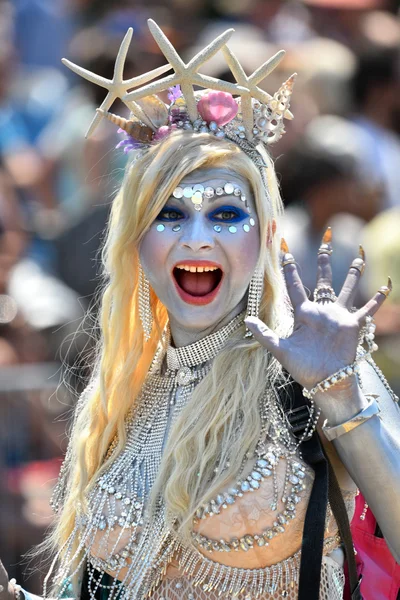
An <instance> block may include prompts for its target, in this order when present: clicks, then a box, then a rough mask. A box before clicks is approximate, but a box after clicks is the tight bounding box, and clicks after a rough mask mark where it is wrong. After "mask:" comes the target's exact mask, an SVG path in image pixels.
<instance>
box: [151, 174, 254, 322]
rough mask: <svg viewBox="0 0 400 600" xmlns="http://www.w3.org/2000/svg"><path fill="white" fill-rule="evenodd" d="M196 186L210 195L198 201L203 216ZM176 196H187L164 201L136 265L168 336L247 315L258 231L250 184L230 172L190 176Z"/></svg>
mask: <svg viewBox="0 0 400 600" xmlns="http://www.w3.org/2000/svg"><path fill="white" fill-rule="evenodd" d="M227 183H230V184H232V185H231V186H228V187H226V184H227ZM196 185H197V186H203V187H204V189H205V190H207V188H210V189H212V190H214V192H215V193H214V194H213V195H212V196H211V192H210V191H209V194H208V195H209V196H210V197H207V194H203V197H202V202H201V210H199V203H196V201H194V200H193V194H192V195H191V194H190V193H189V189H190V188H192V191H193V192H196V190H195V186H196ZM179 188H180V190H185V189H187V192H186V194H182V196H181V191H178V192H177V193H176V194H175V195H177V196H181V197H174V195H173V196H171V197H170V198H168V199H167V201H166V203H165V206H164V208H163V209H162V211H161V212H160V214H159V215H158V217H157V219H156V220H155V221H154V222H153V224H152V225H151V227H150V229H149V230H148V231H147V232H146V234H145V236H144V238H143V241H142V244H141V247H140V260H141V263H142V267H143V270H144V272H145V273H146V275H147V277H148V279H149V281H150V285H151V286H152V288H153V289H154V291H155V293H156V294H157V296H158V298H159V299H160V300H161V302H162V303H163V304H164V306H165V307H166V308H167V310H168V313H169V317H170V322H171V328H173V325H175V326H177V327H179V328H181V329H185V330H189V331H193V332H196V331H198V332H201V331H204V330H208V329H210V328H211V329H213V328H214V327H215V326H218V325H219V324H220V323H222V322H224V319H225V318H226V317H227V316H228V315H234V314H237V313H238V312H240V310H242V309H243V308H244V307H245V304H246V292H247V289H248V286H249V283H250V279H251V277H252V274H253V272H254V269H255V267H256V264H257V260H258V256H259V250H260V233H259V223H258V219H257V215H256V212H255V204H254V197H253V194H252V190H251V188H250V184H249V182H248V181H247V180H246V179H244V178H242V177H241V176H240V175H237V174H234V173H233V172H231V171H229V170H228V169H224V168H220V169H199V170H197V171H193V172H192V173H190V174H189V175H187V176H186V177H185V178H184V179H183V180H182V181H181V182H180V185H179ZM200 189H201V188H200ZM221 189H222V190H223V193H221ZM238 190H240V191H241V194H238ZM229 192H230V193H229Z"/></svg>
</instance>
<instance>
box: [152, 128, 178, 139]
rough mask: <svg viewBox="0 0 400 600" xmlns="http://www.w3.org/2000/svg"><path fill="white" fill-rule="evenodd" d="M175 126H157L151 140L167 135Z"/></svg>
mask: <svg viewBox="0 0 400 600" xmlns="http://www.w3.org/2000/svg"><path fill="white" fill-rule="evenodd" d="M176 128H177V127H176V125H162V127H159V128H158V129H157V131H156V133H155V134H154V136H153V140H162V139H163V138H165V137H166V136H167V135H169V134H170V133H171V131H172V130H173V129H176Z"/></svg>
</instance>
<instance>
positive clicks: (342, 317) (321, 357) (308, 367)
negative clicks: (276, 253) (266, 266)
mask: <svg viewBox="0 0 400 600" xmlns="http://www.w3.org/2000/svg"><path fill="white" fill-rule="evenodd" d="M282 250H283V260H282V268H283V271H284V275H285V280H286V285H287V290H288V294H289V297H290V300H291V303H292V305H293V312H294V328H293V332H292V334H291V335H290V336H289V337H287V338H279V337H278V335H277V334H276V333H275V332H273V331H272V330H271V329H270V328H269V327H267V325H265V323H263V322H262V321H261V320H260V319H257V318H255V317H249V318H248V319H246V325H247V327H248V328H249V330H250V331H251V332H252V333H253V335H254V337H255V338H256V339H257V341H258V342H259V343H260V344H261V345H262V346H264V347H265V348H266V349H267V350H269V351H270V352H271V354H273V356H275V357H276V358H277V360H278V361H279V362H280V363H281V364H282V365H283V367H284V368H285V369H286V370H287V371H288V372H289V373H290V375H291V376H292V377H293V379H294V380H295V381H297V382H298V383H300V384H301V385H302V386H303V387H305V388H307V389H311V388H313V387H314V386H315V385H316V384H317V383H319V382H321V381H323V380H324V379H325V378H326V377H329V376H330V375H332V374H333V373H335V372H336V371H339V370H340V369H342V368H344V367H347V366H348V365H350V364H351V363H353V361H354V360H355V357H356V351H357V345H358V340H359V336H360V330H361V328H362V327H363V326H365V322H366V317H367V316H368V315H369V316H372V315H374V314H375V313H376V311H377V310H378V309H379V307H380V306H381V305H382V304H383V302H384V301H385V299H386V297H387V295H388V294H389V292H390V290H391V281H390V278H389V280H388V285H387V286H383V287H382V288H380V290H379V291H378V292H377V293H376V294H375V295H374V296H373V298H371V299H370V300H369V301H368V302H367V303H366V304H365V305H364V306H363V307H362V308H360V309H359V310H356V311H355V312H350V309H351V308H352V306H353V301H354V298H355V295H356V292H357V288H358V283H359V280H360V277H361V274H362V272H363V270H364V266H365V262H364V258H365V256H364V252H363V250H362V248H361V247H360V256H359V257H358V258H356V259H355V260H354V261H353V262H352V264H351V266H350V269H349V272H348V275H347V277H346V280H345V282H344V284H343V287H342V289H341V291H340V294H339V296H338V297H336V296H335V294H334V291H333V289H332V267H331V257H330V255H331V253H332V249H331V243H330V229H329V230H327V232H326V233H325V235H324V238H323V240H322V245H321V247H320V249H319V251H318V269H317V287H316V290H315V299H316V301H314V302H312V301H311V300H309V299H308V298H307V294H306V291H305V289H304V286H303V283H302V281H301V279H300V276H299V273H298V270H297V267H296V264H295V259H294V257H293V256H292V254H290V252H289V249H288V248H287V245H286V242H284V241H283V243H282Z"/></svg>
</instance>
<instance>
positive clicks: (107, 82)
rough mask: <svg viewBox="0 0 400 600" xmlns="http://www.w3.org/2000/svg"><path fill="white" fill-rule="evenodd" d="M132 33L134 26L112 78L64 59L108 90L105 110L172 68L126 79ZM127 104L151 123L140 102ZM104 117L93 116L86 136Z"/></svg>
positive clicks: (125, 42) (119, 54)
mask: <svg viewBox="0 0 400 600" xmlns="http://www.w3.org/2000/svg"><path fill="white" fill-rule="evenodd" d="M132 34H133V29H132V27H130V28H129V29H128V31H127V32H126V34H125V37H124V39H123V40H122V42H121V46H120V47H119V50H118V54H117V58H116V60H115V67H114V75H113V78H112V79H106V78H105V77H101V75H96V74H95V73H92V72H91V71H88V70H87V69H83V68H82V67H80V66H79V65H76V64H74V63H73V62H71V61H69V60H67V59H66V58H63V59H62V62H63V64H64V65H65V66H66V67H68V68H69V69H71V71H73V72H74V73H76V74H77V75H80V76H81V77H83V78H84V79H87V80H88V81H90V82H91V83H95V84H97V85H99V86H100V87H103V88H105V89H106V90H108V94H107V96H106V97H105V99H104V101H103V102H102V103H101V105H100V108H101V109H102V110H103V111H108V109H109V108H110V107H111V105H112V104H113V102H114V100H116V99H117V98H121V100H123V101H124V98H123V96H124V94H126V91H127V90H128V89H130V88H133V87H138V86H140V85H143V84H145V83H147V82H148V81H150V80H151V79H154V78H155V77H158V75H162V74H163V73H165V71H168V70H169V69H171V65H163V66H162V67H158V68H157V69H154V70H153V71H149V72H148V73H144V74H143V75H139V76H138V77H132V78H131V79H127V80H124V78H123V76H124V75H123V73H124V66H125V60H126V55H127V53H128V48H129V44H130V43H131V39H132ZM126 105H127V106H128V108H129V109H130V110H131V111H132V112H133V113H134V114H135V115H136V116H137V117H138V118H139V119H140V120H141V121H143V122H144V123H146V124H149V123H148V119H147V117H146V115H145V114H144V112H143V111H142V109H141V108H140V106H139V105H138V104H136V103H135V102H131V103H129V104H128V103H126ZM102 118H103V117H102V114H101V113H99V112H96V115H95V117H94V118H93V121H92V122H91V124H90V125H89V128H88V130H87V132H86V137H89V135H91V134H92V133H93V131H94V130H95V129H96V127H97V125H98V124H99V123H100V121H101V119H102Z"/></svg>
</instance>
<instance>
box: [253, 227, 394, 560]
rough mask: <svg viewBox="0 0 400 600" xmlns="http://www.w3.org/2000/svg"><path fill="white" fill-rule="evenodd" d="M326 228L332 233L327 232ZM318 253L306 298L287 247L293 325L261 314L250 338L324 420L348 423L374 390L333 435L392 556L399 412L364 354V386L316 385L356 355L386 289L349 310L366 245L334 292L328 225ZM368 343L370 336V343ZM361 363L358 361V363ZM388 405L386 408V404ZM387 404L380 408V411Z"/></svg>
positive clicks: (349, 382) (347, 382) (344, 382)
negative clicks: (308, 396) (281, 329)
mask: <svg viewBox="0 0 400 600" xmlns="http://www.w3.org/2000/svg"><path fill="white" fill-rule="evenodd" d="M327 234H329V235H327ZM325 237H326V239H325ZM323 242H324V243H323V244H322V246H321V248H320V250H319V252H318V274H317V288H316V292H315V301H314V302H311V301H310V300H309V299H308V297H307V294H306V291H305V289H304V287H303V284H302V282H301V279H300V276H299V273H298V270H297V267H296V263H295V260H294V258H293V256H292V255H291V254H290V253H288V250H287V246H286V245H285V246H284V250H283V251H284V256H283V262H282V265H283V272H284V275H285V279H286V285H287V290H288V294H289V297H290V300H291V302H292V305H293V311H294V327H293V332H292V333H291V335H289V336H288V337H287V338H279V337H278V335H277V334H276V333H275V332H273V331H272V330H271V329H269V328H268V327H267V325H265V323H263V322H262V321H260V320H259V319H256V318H254V317H250V318H249V319H246V324H247V326H248V328H249V329H250V331H252V333H253V335H254V337H255V338H256V339H257V340H258V341H259V342H260V344H261V345H263V346H264V347H265V348H266V349H267V350H269V351H270V352H271V353H272V354H273V355H274V356H275V358H276V359H277V360H278V361H279V362H280V363H281V364H282V365H283V366H284V368H285V369H286V370H287V371H288V372H289V373H290V374H291V376H292V377H293V379H294V380H295V381H297V382H298V383H300V385H302V386H303V387H304V388H307V389H308V390H312V392H313V393H314V392H315V391H317V393H315V395H314V397H313V400H314V401H315V404H316V405H317V407H318V408H320V409H321V411H322V413H323V416H324V417H325V419H327V420H328V425H329V426H330V427H334V426H337V425H340V424H343V423H345V422H346V421H348V420H350V419H352V418H353V417H355V416H356V415H358V414H359V413H360V412H361V411H362V410H364V409H365V408H366V407H367V405H368V403H369V401H368V400H367V397H366V396H368V394H374V395H377V396H378V398H377V401H378V403H379V406H380V408H381V413H380V414H379V416H378V415H375V416H371V417H370V418H369V420H368V421H365V422H363V423H362V424H360V425H359V426H358V427H356V428H355V429H353V430H352V431H348V432H347V433H343V434H342V435H340V437H337V439H335V441H334V446H335V449H336V450H337V452H338V454H339V456H340V458H341V460H342V461H343V464H344V465H345V467H346V468H347V470H348V472H349V473H350V475H351V476H352V477H353V479H354V481H355V482H356V483H357V484H358V485H359V487H360V489H361V491H362V492H363V494H364V496H365V498H366V499H367V501H368V503H369V504H370V505H371V508H372V511H373V513H374V515H375V517H376V519H377V521H378V523H379V525H380V527H381V529H382V532H383V534H384V535H385V537H386V540H387V542H388V545H389V547H390V548H391V551H392V553H393V555H394V557H395V558H396V559H397V561H399V559H400V416H399V409H398V406H397V405H395V403H394V402H393V399H392V398H391V396H390V391H389V390H390V388H389V386H388V385H387V384H386V386H385V385H384V384H383V383H382V381H381V380H380V378H379V376H378V374H377V372H376V371H375V369H374V366H373V362H372V361H371V364H369V363H367V362H366V361H365V360H362V361H361V365H362V369H361V370H362V373H361V377H360V381H361V385H362V388H363V389H361V388H360V386H359V385H358V382H357V381H356V378H355V376H354V375H351V376H349V377H345V378H344V379H343V378H342V377H339V381H338V378H336V382H335V383H334V384H333V383H331V384H330V385H328V389H326V388H324V391H320V389H321V388H320V389H318V388H317V387H315V386H316V384H317V383H319V382H325V381H326V379H327V378H329V377H330V376H332V375H333V374H336V373H337V372H338V371H342V370H343V369H345V368H346V367H348V366H349V365H351V364H352V363H353V361H354V360H355V357H356V352H357V346H358V343H359V337H360V331H361V329H362V328H363V327H364V326H365V325H366V322H367V320H368V317H372V316H373V315H374V314H375V313H376V312H377V310H379V307H380V306H381V305H382V304H383V302H384V300H385V299H386V297H387V295H388V294H389V292H390V289H391V282H390V280H389V281H388V286H384V287H382V288H380V290H379V291H378V292H377V293H376V294H375V296H374V297H373V298H371V300H369V302H367V303H366V304H365V305H364V306H363V307H362V308H360V309H359V310H352V307H353V303H354V298H355V295H356V292H357V287H358V282H359V279H360V276H361V275H362V273H363V270H364V266H365V263H364V258H365V257H364V252H363V250H362V249H361V250H360V257H359V258H357V259H355V260H354V261H353V263H352V265H351V267H350V269H349V273H348V275H347V277H346V281H345V282H344V285H343V288H342V290H341V291H340V294H339V296H338V297H336V296H335V294H334V292H333V290H332V287H331V285H332V270H331V262H330V254H331V252H332V250H331V245H330V231H328V232H327V233H326V234H325V236H324V239H323ZM370 345H371V347H372V342H371V344H370ZM361 365H360V366H361ZM387 407H391V410H386V409H387ZM383 408H385V410H382V409H383Z"/></svg>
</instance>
